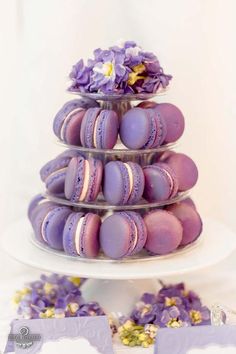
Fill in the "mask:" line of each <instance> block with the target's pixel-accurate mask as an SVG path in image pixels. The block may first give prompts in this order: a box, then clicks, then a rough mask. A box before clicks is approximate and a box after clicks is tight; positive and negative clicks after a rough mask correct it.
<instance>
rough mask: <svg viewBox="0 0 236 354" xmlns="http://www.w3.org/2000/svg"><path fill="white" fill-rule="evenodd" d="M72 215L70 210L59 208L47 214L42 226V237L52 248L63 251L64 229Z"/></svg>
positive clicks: (63, 207)
mask: <svg viewBox="0 0 236 354" xmlns="http://www.w3.org/2000/svg"><path fill="white" fill-rule="evenodd" d="M70 213H71V209H70V208H68V207H65V206H57V207H54V208H52V209H50V210H49V211H48V212H47V213H46V214H45V216H44V218H43V221H42V225H41V235H42V238H43V240H44V241H45V242H46V243H47V244H48V245H49V246H50V247H51V248H54V249H56V250H63V240H62V235H63V229H64V226H65V223H66V220H67V218H68V216H69V215H70Z"/></svg>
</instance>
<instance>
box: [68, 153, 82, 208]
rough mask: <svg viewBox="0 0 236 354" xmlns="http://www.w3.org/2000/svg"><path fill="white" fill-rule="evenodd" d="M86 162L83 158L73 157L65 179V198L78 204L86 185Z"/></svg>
mask: <svg viewBox="0 0 236 354" xmlns="http://www.w3.org/2000/svg"><path fill="white" fill-rule="evenodd" d="M84 169H85V160H84V158H83V157H82V156H79V157H73V158H72V159H71V161H70V163H69V165H68V167H67V171H66V177H65V196H66V198H67V199H69V200H71V201H73V202H76V201H78V200H79V197H80V194H81V191H82V188H83V183H84Z"/></svg>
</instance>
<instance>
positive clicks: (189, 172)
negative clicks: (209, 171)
mask: <svg viewBox="0 0 236 354" xmlns="http://www.w3.org/2000/svg"><path fill="white" fill-rule="evenodd" d="M165 163H166V164H168V166H169V167H170V168H171V169H172V170H173V171H174V172H175V174H176V176H177V178H178V182H179V191H186V190H189V189H190V188H192V187H193V186H195V184H196V183H197V180H198V169H197V166H196V164H195V162H194V161H193V160H192V159H191V158H190V157H189V156H187V155H185V154H181V153H176V154H172V155H171V156H170V157H168V158H167V159H166V160H165Z"/></svg>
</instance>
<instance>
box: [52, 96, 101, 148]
mask: <svg viewBox="0 0 236 354" xmlns="http://www.w3.org/2000/svg"><path fill="white" fill-rule="evenodd" d="M98 106H99V104H98V103H97V102H96V101H94V100H91V99H75V100H71V101H69V102H67V103H65V104H64V106H63V107H62V108H61V109H60V111H59V112H58V113H57V115H56V116H55V118H54V122H53V131H54V133H55V135H56V136H57V137H58V138H59V139H60V140H63V141H65V142H66V143H67V144H71V145H81V142H80V127H81V123H82V120H83V117H84V114H85V110H86V109H88V108H90V107H98Z"/></svg>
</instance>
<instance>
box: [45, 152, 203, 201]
mask: <svg viewBox="0 0 236 354" xmlns="http://www.w3.org/2000/svg"><path fill="white" fill-rule="evenodd" d="M40 176H41V179H42V180H43V181H44V182H45V186H46V189H47V191H48V193H49V194H51V195H55V196H58V197H65V198H66V199H68V200H70V201H72V202H73V203H76V202H87V203H92V202H94V201H95V200H96V199H97V197H98V194H99V192H100V191H101V192H103V197H104V199H105V200H106V201H107V203H108V204H110V205H134V204H137V203H139V202H140V201H141V199H142V198H144V199H145V200H146V201H148V202H164V201H166V200H169V199H172V198H174V197H176V195H177V194H178V193H179V192H185V191H187V190H189V189H191V188H192V187H193V186H194V185H195V184H196V182H197V179H198V170H197V167H196V164H195V163H194V161H193V160H192V159H191V158H190V157H188V156H187V155H185V154H181V153H175V152H173V151H171V150H166V151H165V152H164V153H162V154H159V155H158V157H156V158H155V160H154V161H153V163H152V164H150V165H147V166H144V167H141V166H140V165H139V164H138V163H136V162H131V161H130V162H129V161H128V162H122V161H110V162H108V163H106V164H105V165H104V166H103V163H102V162H101V160H99V159H97V158H93V157H88V158H85V157H83V156H82V155H81V154H79V153H78V152H77V151H75V150H67V151H65V152H64V153H62V154H60V155H59V156H58V157H56V158H55V159H53V160H51V161H49V162H48V163H47V164H46V165H44V166H43V167H42V168H41V170H40Z"/></svg>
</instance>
